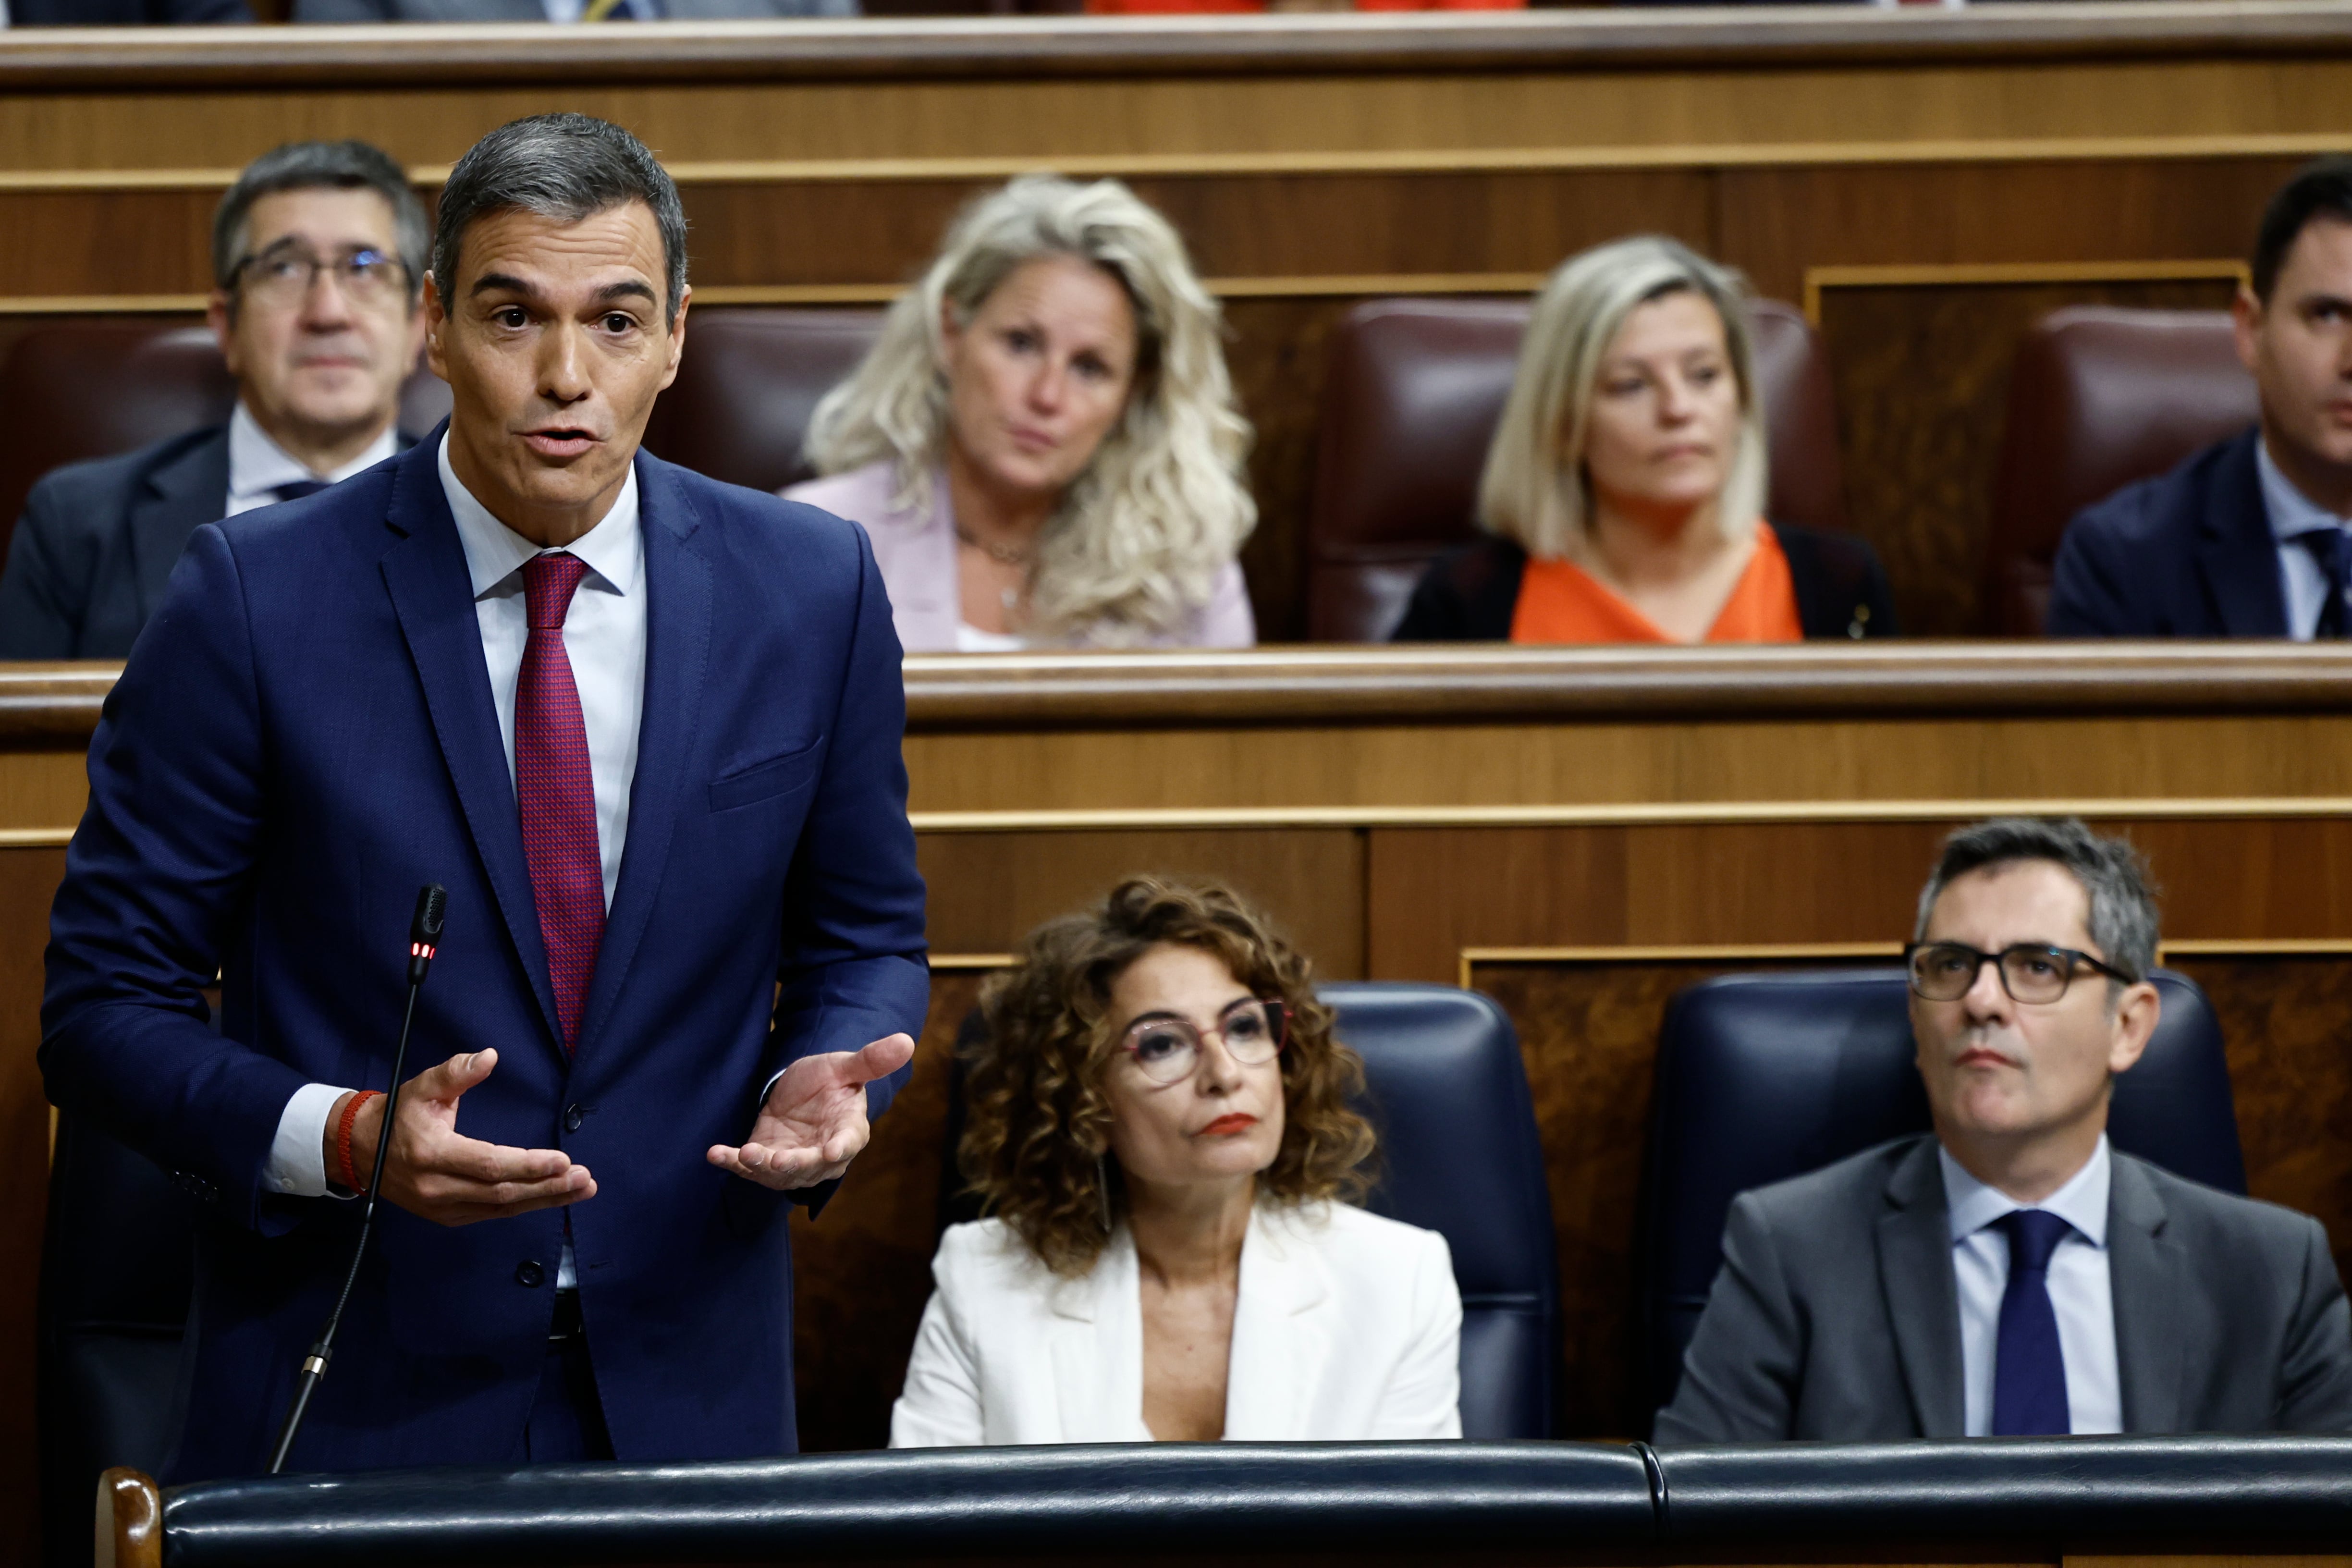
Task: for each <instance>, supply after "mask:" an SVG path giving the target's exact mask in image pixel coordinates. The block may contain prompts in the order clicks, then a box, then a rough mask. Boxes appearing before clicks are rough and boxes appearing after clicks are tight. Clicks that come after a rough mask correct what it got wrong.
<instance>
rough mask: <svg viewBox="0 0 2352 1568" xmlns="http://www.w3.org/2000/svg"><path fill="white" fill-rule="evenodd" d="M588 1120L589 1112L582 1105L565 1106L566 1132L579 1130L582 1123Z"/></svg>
mask: <svg viewBox="0 0 2352 1568" xmlns="http://www.w3.org/2000/svg"><path fill="white" fill-rule="evenodd" d="M587 1120H588V1112H587V1111H586V1110H583V1109H582V1108H581V1107H579V1106H577V1105H567V1106H565V1107H564V1108H563V1130H564V1131H566V1132H577V1131H580V1124H581V1123H582V1122H583V1121H587Z"/></svg>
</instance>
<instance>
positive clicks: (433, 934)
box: [269, 882, 449, 1476]
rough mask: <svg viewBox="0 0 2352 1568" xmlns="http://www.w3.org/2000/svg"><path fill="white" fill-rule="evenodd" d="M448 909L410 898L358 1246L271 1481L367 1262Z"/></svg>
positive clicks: (438, 901)
mask: <svg viewBox="0 0 2352 1568" xmlns="http://www.w3.org/2000/svg"><path fill="white" fill-rule="evenodd" d="M448 903H449V895H448V894H447V893H446V892H445V891H443V890H442V888H441V885H440V884H439V883H438V882H431V883H427V884H426V885H425V887H424V888H422V889H419V890H418V892H417V895H416V918H415V920H414V921H410V923H409V928H408V1005H407V1007H406V1009H405V1010H404V1011H403V1013H402V1014H401V1017H400V1043H399V1044H398V1045H397V1046H394V1047H393V1052H392V1088H391V1089H388V1090H387V1091H386V1092H385V1094H384V1100H383V1130H382V1131H380V1132H379V1133H378V1134H377V1136H376V1141H375V1168H374V1169H373V1171H372V1172H370V1173H369V1175H368V1184H367V1202H366V1205H365V1206H364V1207H362V1209H361V1211H360V1239H359V1245H358V1246H356V1247H352V1266H351V1268H350V1269H349V1270H347V1271H346V1272H345V1273H344V1275H343V1288H342V1290H341V1292H340V1293H339V1294H338V1295H337V1296H336V1297H335V1310H333V1311H331V1312H330V1313H328V1314H327V1325H326V1327H325V1328H323V1329H321V1330H320V1331H319V1339H318V1342H317V1343H315V1344H313V1345H312V1346H311V1347H310V1354H308V1355H306V1356H304V1357H303V1358H302V1370H301V1372H300V1373H299V1374H298V1375H297V1376H296V1378H295V1381H294V1404H293V1406H292V1408H290V1409H289V1410H288V1411H287V1412H286V1425H285V1426H284V1428H283V1429H282V1430H280V1431H279V1432H278V1451H277V1452H276V1453H275V1454H272V1455H271V1456H270V1459H269V1473H270V1474H271V1475H273V1476H274V1475H277V1474H278V1473H279V1472H281V1471H282V1470H284V1469H285V1468H286V1455H287V1453H288V1451H289V1450H290V1449H291V1448H292V1447H294V1435H295V1434H296V1433H297V1432H299V1431H300V1430H301V1429H302V1417H303V1415H304V1414H305V1413H307V1412H308V1411H309V1410H310V1395H311V1394H312V1393H313V1392H315V1391H316V1390H317V1388H318V1386H319V1380H320V1378H323V1377H325V1376H326V1375H327V1363H328V1362H329V1361H331V1360H332V1359H333V1358H334V1354H335V1331H336V1330H337V1329H339V1328H341V1326H342V1322H343V1309H344V1308H345V1307H347V1306H349V1305H350V1304H351V1300H352V1287H353V1286H354V1285H357V1284H358V1283H359V1279H360V1261H361V1259H362V1258H365V1257H366V1256H367V1244H368V1237H369V1236H371V1235H372V1234H373V1232H374V1230H375V1205H376V1199H377V1198H378V1197H379V1196H381V1195H382V1194H383V1162H384V1156H385V1155H386V1154H388V1153H390V1152H392V1129H393V1125H394V1123H393V1117H394V1113H396V1112H397V1111H398V1110H400V1085H401V1068H402V1067H403V1066H404V1064H405V1063H406V1061H407V1059H408V1032H409V1030H410V1028H411V1027H413V1026H415V1022H416V994H417V992H419V991H420V990H422V989H424V986H425V971H426V970H427V969H428V968H430V967H431V966H432V963H433V953H434V949H435V946H436V943H438V942H440V940H441V925H442V921H443V918H444V917H445V915H446V912H447V910H448Z"/></svg>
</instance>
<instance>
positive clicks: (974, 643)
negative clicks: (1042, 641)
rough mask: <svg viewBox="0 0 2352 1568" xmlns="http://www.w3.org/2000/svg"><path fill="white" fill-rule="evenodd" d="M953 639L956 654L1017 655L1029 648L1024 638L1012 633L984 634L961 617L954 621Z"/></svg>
mask: <svg viewBox="0 0 2352 1568" xmlns="http://www.w3.org/2000/svg"><path fill="white" fill-rule="evenodd" d="M955 639H956V646H955V650H956V652H958V653H1019V652H1020V651H1021V650H1022V649H1023V648H1025V647H1028V646H1029V642H1028V639H1027V638H1025V637H1019V636H1016V635H1015V634H1013V633H1012V632H984V631H982V630H981V629H980V628H979V627H978V626H973V625H972V624H971V622H970V621H967V620H963V619H961V617H959V618H958V619H957V621H956V628H955Z"/></svg>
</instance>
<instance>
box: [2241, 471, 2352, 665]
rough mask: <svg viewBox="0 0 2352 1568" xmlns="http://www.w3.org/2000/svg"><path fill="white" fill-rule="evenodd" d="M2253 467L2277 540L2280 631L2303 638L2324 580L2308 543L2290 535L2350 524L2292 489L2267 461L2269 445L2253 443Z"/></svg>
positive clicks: (2312, 626)
mask: <svg viewBox="0 0 2352 1568" xmlns="http://www.w3.org/2000/svg"><path fill="white" fill-rule="evenodd" d="M2254 468H2255V471H2256V472H2257V473H2258V474H2260V475H2261V477H2262V483H2263V511H2265V512H2267V513H2268V514H2269V515H2270V522H2271V537H2272V538H2273V539H2275V540H2277V541H2278V560H2279V586H2280V587H2281V588H2283V589H2284V590H2285V597H2286V635H2287V636H2289V637H2293V638H2294V640H2295V641H2297V642H2309V641H2310V640H2311V639H2312V637H2314V636H2315V634H2316V633H2317V632H2318V630H2319V612H2320V610H2321V609H2322V607H2324V606H2325V605H2326V602H2327V578H2326V574H2323V573H2322V572H2321V571H2320V570H2319V563H2318V562H2317V561H2315V560H2314V559H2313V558H2312V553H2311V547H2310V546H2309V545H2307V544H2302V543H2298V542H2296V535H2298V534H2304V533H2309V532H2311V531H2313V530H2315V529H2321V528H2334V529H2345V528H2352V523H2347V521H2346V520H2345V519H2343V518H2340V517H2338V516H2336V514H2335V513H2334V512H2332V511H2326V510H2322V509H2321V507H2320V505H2319V503H2318V502H2317V501H2315V500H2312V499H2311V498H2310V497H2308V496H2306V495H2305V494H2304V493H2303V492H2302V491H2301V490H2299V489H2295V488H2294V480H2292V479H2288V478H2287V477H2286V475H2285V474H2284V473H2282V472H2280V471H2279V466H2278V465H2277V464H2276V463H2274V462H2273V461H2271V448H2270V443H2269V442H2267V441H2265V440H2262V439H2260V438H2257V439H2256V440H2255V442H2254Z"/></svg>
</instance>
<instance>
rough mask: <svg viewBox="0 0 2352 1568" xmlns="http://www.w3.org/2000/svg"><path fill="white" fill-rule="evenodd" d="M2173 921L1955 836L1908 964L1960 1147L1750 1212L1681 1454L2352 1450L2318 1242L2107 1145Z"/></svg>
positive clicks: (2019, 852) (1693, 1357)
mask: <svg viewBox="0 0 2352 1568" xmlns="http://www.w3.org/2000/svg"><path fill="white" fill-rule="evenodd" d="M2156 943H2157V919H2156V904H2155V900H2154V899H2153V898H2152V897H2151V896H2150V894H2149V892H2148V889H2147V882H2146V880H2145V879H2144V876H2143V874H2142V871H2141V868H2140V865H2139V859H2138V857H2137V853H2136V852H2135V851H2134V850H2133V849H2132V848H2131V847H2130V846H2129V845H2128V844H2126V843H2123V842H2122V841H2120V840H2114V839H2101V838H2097V837H2094V836H2093V835H2092V834H2091V833H2090V831H2089V830H2088V829H2087V828H2085V827H2084V826H2083V825H2082V824H2081V823H2080V822H2075V821H2072V820H2067V821H2056V822H2045V821H2039V820H2034V819H2029V818H2017V817H2012V818H2006V819H2000V820H1995V821H1991V822H1985V823H1979V824H1978V825H1977V826H1973V827H1968V828H1963V829H1961V830H1960V831H1959V832H1958V833H1956V834H1954V835H1953V836H1952V837H1951V838H1950V839H1949V840H1948V841H1947V843H1946V844H1945V847H1944V852H1943V855H1942V858H1941V859H1940V860H1939V862H1938V863H1937V868H1936V871H1935V874H1934V876H1933V877H1932V878H1931V879H1929V880H1928V883H1927V889H1926V891H1925V892H1924V893H1923V894H1922V895H1921V898H1920V903H1919V919H1918V924H1917V927H1916V940H1915V941H1914V942H1913V943H1912V945H1911V948H1910V950H1909V952H1907V953H1906V963H1907V965H1908V967H1909V972H1910V976H1911V989H1912V998H1911V1027H1912V1033H1913V1035H1914V1036H1915V1037H1916V1041H1917V1047H1918V1066H1919V1074H1920V1077H1921V1078H1922V1079H1925V1080H1926V1083H1927V1102H1928V1106H1929V1109H1930V1110H1931V1111H1932V1113H1933V1116H1934V1121H1935V1131H1934V1132H1932V1133H1930V1134H1928V1135H1927V1136H1925V1137H1920V1138H1911V1139H1904V1140H1900V1141H1898V1142H1893V1143H1889V1144H1886V1145H1884V1146H1882V1147H1880V1148H1876V1149H1872V1150H1867V1151H1865V1152H1863V1153H1860V1154H1856V1155H1853V1157H1851V1158H1849V1159H1845V1160H1842V1161H1840V1162H1838V1163H1835V1164H1833V1165H1831V1166H1828V1167H1827V1168H1825V1169H1823V1170H1820V1171H1816V1172H1814V1173H1811V1175H1806V1176H1800V1177H1798V1178H1796V1179H1795V1180H1793V1181H1788V1182H1781V1183H1778V1184H1774V1185H1772V1186H1769V1187H1764V1188H1760V1189H1759V1190H1757V1191H1755V1192H1751V1193H1747V1194H1742V1195H1741V1196H1740V1197H1739V1198H1738V1200H1737V1201H1736V1202H1735V1203H1734V1204H1733V1205H1732V1207H1731V1215H1730V1219H1729V1222H1728V1223H1727V1225H1726V1226H1725V1227H1724V1239H1723V1268H1722V1270H1721V1272H1720V1273H1718V1274H1717V1276H1716V1280H1715V1285H1714V1288H1713V1289H1712V1290H1711V1291H1710V1293H1709V1295H1708V1298H1707V1303H1706V1311H1705V1312H1704V1313H1703V1314H1702V1315H1701V1316H1700V1319H1699V1322H1698V1327H1697V1330H1696V1332H1695V1333H1694V1334H1693V1335H1692V1338H1691V1343H1690V1350H1689V1352H1688V1353H1687V1354H1686V1355H1685V1359H1684V1370H1683V1378H1682V1384H1681V1387H1680V1388H1679V1389H1678V1390H1677V1391H1676V1393H1675V1397H1674V1400H1673V1402H1672V1403H1671V1404H1670V1405H1668V1406H1667V1407H1666V1408H1665V1409H1664V1411H1662V1412H1660V1413H1659V1415H1658V1420H1657V1440H1658V1441H1659V1442H1661V1443H1746V1442H1771V1441H1777V1440H1781V1439H1789V1438H1802V1439H1817V1440H1822V1441H1828V1442H1838V1443H1863V1442H1890V1441H1899V1440H1901V1439H1904V1438H1911V1437H1946V1438H1948V1437H1960V1436H1970V1437H1977V1436H2031V1435H2037V1434H2038V1435H2050V1434H2056V1433H2098V1432H2145V1433H2177V1432H2269V1431H2305V1432H2333V1431H2343V1430H2346V1429H2347V1427H2352V1318H2347V1310H2346V1304H2345V1297H2344V1290H2343V1287H2342V1285H2341V1284H2340V1283H2339V1282H2338V1280H2337V1278H2336V1263H2335V1259H2334V1258H2333V1257H2332V1256H2331V1255H2330V1254H2329V1252H2328V1247H2327V1236H2326V1232H2325V1231H2324V1230H2322V1229H2321V1228H2320V1226H2319V1223H2318V1222H2317V1221H2316V1220H2314V1219H2311V1218H2309V1217H2308V1216H2306V1215H2299V1214H2295V1213H2293V1212H2292V1211H2290V1210H2287V1209H2283V1208H2278V1207H2275V1206H2273V1205H2269V1204H2263V1203H2256V1202H2254V1201H2252V1200H2251V1199H2248V1198H2242V1197H2236V1196H2232V1195H2231V1194H2224V1193H2220V1192H2216V1191H2214V1190H2213V1189H2212V1188H2210V1187H2205V1186H2200V1185H2199V1184H2196V1183H2194V1182H2189V1181H2184V1180H2182V1179H2181V1178H2179V1177H2178V1176H2174V1175H2171V1174H2169V1173H2167V1172H2165V1171H2163V1170H2161V1169H2159V1168H2158V1167H2157V1166H2154V1165H2151V1164H2148V1163H2146V1162H2145V1161H2141V1160H2136V1159H2134V1158H2132V1157H2131V1156H2130V1155H2128V1154H2123V1153H2117V1152H2114V1151H2113V1150H2111V1149H2110V1148H2109V1147H2108V1144H2107V1138H2106V1122H2107V1106H2108V1101H2109V1099H2110V1096H2111V1094H2112V1090H2113V1082H2114V1075H2116V1073H2119V1072H2124V1071H2126V1070H2127V1069H2129V1068H2130V1067H2131V1066H2132V1064H2133V1063H2134V1062H2136V1061H2137V1060H2138V1059H2139V1056H2140V1052H2141V1051H2142V1050H2143V1049H2144V1048H2145V1047H2146V1046H2147V1040H2148V1036H2149V1035H2150V1034H2151V1033H2152V1032H2153V1031H2154V1030H2155V1028H2156V1021H2157V1013H2158V997H2157V991H2156V988H2155V987H2154V986H2153V985H2150V984H2147V973H2148V970H2149V967H2150V966H2151V965H2152V964H2153V963H2155V961H2156Z"/></svg>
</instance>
